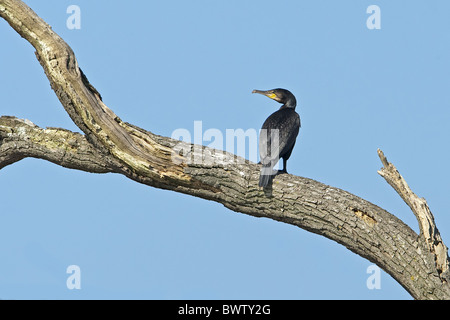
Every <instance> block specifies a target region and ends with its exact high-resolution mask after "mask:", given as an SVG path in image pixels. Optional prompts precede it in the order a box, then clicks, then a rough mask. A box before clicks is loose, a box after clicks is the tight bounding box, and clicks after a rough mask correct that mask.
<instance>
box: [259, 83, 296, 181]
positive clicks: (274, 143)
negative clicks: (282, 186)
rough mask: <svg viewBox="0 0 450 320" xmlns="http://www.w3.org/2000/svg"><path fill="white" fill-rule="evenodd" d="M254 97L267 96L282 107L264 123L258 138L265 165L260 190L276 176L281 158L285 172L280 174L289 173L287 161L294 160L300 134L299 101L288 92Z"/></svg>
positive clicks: (261, 175) (261, 92)
mask: <svg viewBox="0 0 450 320" xmlns="http://www.w3.org/2000/svg"><path fill="white" fill-rule="evenodd" d="M252 93H259V94H262V95H265V96H266V97H269V98H270V99H273V100H275V101H277V102H279V103H282V104H283V105H282V106H281V108H280V109H279V110H278V111H275V112H274V113H272V114H271V115H270V116H269V117H268V118H267V119H266V121H264V124H263V125H262V128H261V133H260V136H259V157H260V159H261V164H262V167H261V173H260V176H259V186H260V187H263V188H264V187H266V186H267V185H268V184H269V182H270V181H271V179H272V178H273V176H274V175H275V174H277V172H274V171H273V167H274V166H275V165H276V164H277V162H278V160H279V159H280V158H283V170H280V171H279V173H287V167H286V165H287V160H288V159H289V157H290V156H291V153H292V149H293V148H294V145H295V139H296V138H297V135H298V131H299V130H300V116H299V115H298V113H297V112H295V107H296V106H297V100H296V99H295V97H294V95H293V94H292V93H291V92H290V91H288V90H286V89H273V90H267V91H261V90H253V92H252Z"/></svg>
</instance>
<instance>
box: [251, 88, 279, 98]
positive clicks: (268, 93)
mask: <svg viewBox="0 0 450 320" xmlns="http://www.w3.org/2000/svg"><path fill="white" fill-rule="evenodd" d="M252 93H259V94H262V95H265V96H266V97H268V98H270V99H274V100H275V98H276V97H277V95H276V94H275V93H273V92H270V90H269V91H262V90H253V91H252Z"/></svg>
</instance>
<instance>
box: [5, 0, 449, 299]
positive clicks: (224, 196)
mask: <svg viewBox="0 0 450 320" xmlns="http://www.w3.org/2000/svg"><path fill="white" fill-rule="evenodd" d="M0 17H2V18H4V19H5V20H6V21H7V22H8V23H9V24H10V25H11V27H12V28H14V30H16V31H17V32H18V33H19V34H20V35H21V36H22V37H23V38H25V39H26V40H27V41H28V42H30V43H31V44H32V45H33V47H34V48H35V49H36V57H37V58H38V60H39V62H40V64H41V65H42V67H43V69H44V72H45V74H46V75H47V78H48V79H49V81H50V84H51V86H52V88H53V90H54V91H55V93H56V95H57V97H58V98H59V100H60V102H61V104H62V105H63V107H64V108H65V110H66V111H67V113H68V114H69V115H70V117H71V118H72V120H73V121H74V123H75V124H76V125H77V126H78V127H79V128H80V129H81V130H82V131H83V132H84V136H83V135H81V134H77V133H73V132H70V131H67V130H64V129H58V128H47V129H41V128H39V127H37V126H35V125H33V124H32V123H31V122H29V121H27V120H19V119H16V118H13V117H0V168H3V167H4V166H6V165H8V164H11V163H14V162H15V161H19V160H20V159H22V158H24V157H36V158H42V159H46V160H48V161H52V162H53V163H56V164H59V165H62V166H65V167H69V168H74V169H78V170H84V171H89V172H99V173H101V172H115V173H119V174H123V175H125V176H127V177H128V178H130V179H133V180H135V181H138V182H140V183H144V184H146V185H149V186H153V187H157V188H164V189H169V190H173V191H176V192H182V193H186V194H189V195H192V196H195V197H200V198H204V199H208V200H213V201H216V202H218V203H221V204H223V205H224V206H225V207H227V208H229V209H231V210H234V211H237V212H241V213H245V214H249V215H252V216H255V217H265V218H270V219H274V220H277V221H281V222H284V223H289V224H292V225H295V226H298V227H300V228H302V229H305V230H308V231H311V232H314V233H317V234H319V235H322V236H325V237H327V238H329V239H331V240H333V241H336V242H338V243H340V244H342V245H344V246H345V247H347V248H348V249H349V250H351V251H353V252H354V253H356V254H358V255H360V256H362V257H364V258H367V259H369V260H370V261H372V262H374V263H376V264H377V265H378V266H380V267H381V268H383V269H384V270H385V271H386V272H387V273H389V274H390V275H391V276H392V277H394V278H395V279H396V280H397V281H398V282H399V283H400V284H401V285H402V286H403V287H404V288H405V289H406V290H407V291H408V292H409V293H410V294H411V295H412V296H413V297H414V298H416V299H450V286H449V284H448V281H446V280H445V279H447V278H446V277H447V273H448V259H446V252H447V248H446V247H445V246H444V244H443V243H442V239H440V236H439V233H438V232H437V228H436V227H435V224H434V220H433V217H432V215H431V212H429V210H428V207H426V209H424V206H425V205H424V201H422V202H421V201H417V200H415V201H414V202H413V203H412V204H411V205H410V206H412V207H411V208H412V209H413V208H414V209H413V211H414V210H416V211H417V210H419V211H418V213H416V212H415V214H416V215H417V216H418V218H419V223H420V224H421V230H422V232H421V234H423V235H424V236H419V235H417V234H416V233H415V232H414V231H413V230H412V229H411V228H409V227H408V226H407V225H406V224H405V223H403V222H402V221H401V220H399V219H398V218H396V217H395V216H394V215H392V214H390V213H389V212H387V211H385V210H383V209H382V208H380V207H378V206H376V205H374V204H372V203H370V202H368V201H366V200H364V199H361V198H359V197H357V196H355V195H353V194H351V193H349V192H346V191H344V190H340V189H338V188H334V187H330V186H327V185H325V184H322V183H320V182H317V181H315V180H311V179H307V178H303V177H297V176H293V175H288V174H283V175H279V176H277V177H276V179H275V180H274V183H273V189H272V190H271V193H270V195H268V194H265V193H264V192H263V191H262V190H260V189H259V188H258V176H259V169H260V167H259V165H257V164H255V163H251V162H249V161H247V160H244V159H241V158H238V157H236V156H235V155H233V154H230V153H226V152H222V151H218V150H214V149H210V148H207V147H202V146H194V145H187V144H185V145H184V147H185V148H184V150H188V152H187V153H180V152H179V150H178V149H177V148H176V146H178V145H179V144H180V142H179V141H175V140H173V139H170V138H167V137H161V136H157V135H155V134H153V133H151V132H148V131H146V130H143V129H141V128H138V127H136V126H133V125H131V124H129V123H126V122H123V121H122V120H121V119H120V118H119V117H117V116H116V115H115V114H114V112H113V111H112V110H111V109H109V108H108V107H107V106H106V105H105V104H104V103H103V102H102V99H101V97H100V94H99V93H98V92H97V90H95V88H94V87H93V86H92V85H91V84H90V83H89V81H88V80H87V78H86V76H85V75H84V73H83V72H82V71H81V69H80V68H79V66H78V63H77V61H76V58H75V55H74V53H73V51H72V50H71V48H70V47H69V46H68V45H67V43H65V42H64V41H63V40H62V39H61V38H60V37H59V36H58V35H57V34H56V33H55V32H54V31H53V30H52V29H51V28H50V26H49V25H48V24H47V23H45V22H44V21H43V20H42V19H41V18H39V17H38V16H37V15H36V14H35V13H34V12H33V11H32V10H31V9H30V8H28V6H26V5H25V4H24V3H23V2H22V1H20V0H0ZM206 158H209V159H213V160H214V161H212V162H211V161H189V160H190V159H200V160H202V159H206ZM382 161H383V163H384V164H385V167H386V169H385V170H384V171H383V169H382V171H381V172H382V175H383V174H384V176H388V175H389V174H390V172H391V171H392V170H390V169H389V166H388V163H387V161H385V160H383V158H382ZM389 179H390V180H392V181H394V182H395V181H396V179H395V178H392V179H391V178H389ZM387 180H388V179H387ZM390 180H388V182H389V181H390ZM405 184H406V183H405ZM393 185H396V183H393ZM394 188H395V187H394ZM402 192H403V191H402ZM407 198H408V199H410V198H411V197H410V196H408V197H407ZM405 201H406V200H405ZM421 208H422V209H423V210H425V211H427V210H428V213H426V212H422V211H420V210H421ZM422 220H423V221H422ZM424 239H425V240H424Z"/></svg>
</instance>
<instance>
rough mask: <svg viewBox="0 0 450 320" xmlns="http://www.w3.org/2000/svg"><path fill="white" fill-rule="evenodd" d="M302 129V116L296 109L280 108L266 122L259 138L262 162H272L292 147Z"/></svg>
mask: <svg viewBox="0 0 450 320" xmlns="http://www.w3.org/2000/svg"><path fill="white" fill-rule="evenodd" d="M299 129H300V117H299V116H298V114H297V113H296V112H295V111H294V110H289V109H280V110H278V111H276V112H274V113H273V114H271V115H270V116H269V117H268V118H267V120H266V121H265V122H264V124H263V126H262V128H261V132H260V138H259V154H260V158H261V163H262V164H269V163H272V164H273V165H274V164H275V162H277V161H278V160H279V158H280V157H281V156H282V155H283V154H285V153H286V152H288V151H289V150H290V149H292V147H293V145H294V143H295V139H296V138H297V135H298V131H299Z"/></svg>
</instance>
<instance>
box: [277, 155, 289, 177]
mask: <svg viewBox="0 0 450 320" xmlns="http://www.w3.org/2000/svg"><path fill="white" fill-rule="evenodd" d="M282 173H288V172H287V160H286V159H284V158H283V170H278V174H282Z"/></svg>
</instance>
